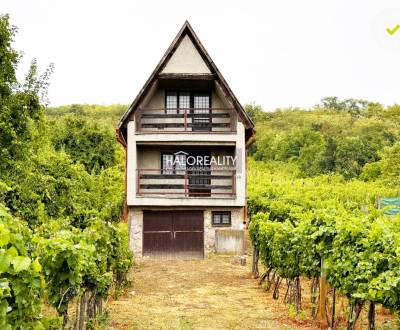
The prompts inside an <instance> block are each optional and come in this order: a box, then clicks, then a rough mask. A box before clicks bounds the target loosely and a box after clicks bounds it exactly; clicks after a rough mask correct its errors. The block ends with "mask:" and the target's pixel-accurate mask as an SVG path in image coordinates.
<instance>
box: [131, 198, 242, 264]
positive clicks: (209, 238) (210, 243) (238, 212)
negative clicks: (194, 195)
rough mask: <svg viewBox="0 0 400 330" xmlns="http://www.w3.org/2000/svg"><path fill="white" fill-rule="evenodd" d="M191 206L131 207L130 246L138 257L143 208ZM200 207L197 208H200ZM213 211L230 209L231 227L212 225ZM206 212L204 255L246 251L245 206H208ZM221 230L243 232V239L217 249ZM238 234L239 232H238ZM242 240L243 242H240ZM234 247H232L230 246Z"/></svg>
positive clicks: (140, 244)
mask: <svg viewBox="0 0 400 330" xmlns="http://www.w3.org/2000/svg"><path fill="white" fill-rule="evenodd" d="M188 209H190V208H182V207H181V208H167V207H166V208H141V207H140V208H139V207H132V206H131V207H129V215H128V230H129V247H130V249H131V250H132V252H133V254H134V256H135V257H136V258H142V247H143V210H153V211H157V210H188ZM198 209H199V208H196V210H198ZM212 211H230V212H231V221H232V224H231V226H230V227H214V226H212V221H211V220H212V219H211V215H212ZM203 212H204V256H205V257H207V256H208V255H209V254H210V253H215V252H218V253H234V254H242V253H243V251H244V224H243V222H244V208H243V207H235V208H233V207H231V208H223V207H221V208H214V207H213V208H207V209H204V210H203ZM217 231H218V232H219V233H220V234H218V236H221V237H222V235H224V231H227V233H226V235H225V237H229V236H230V235H229V233H232V232H241V233H242V234H241V235H242V237H243V239H242V240H240V239H238V238H237V239H235V240H234V244H233V245H232V244H231V245H229V244H228V245H227V244H225V250H223V251H222V250H220V251H216V237H217V236H216V232H217ZM236 235H237V234H236ZM239 236H240V235H239ZM240 242H241V243H240ZM229 246H231V247H232V249H230V248H229Z"/></svg>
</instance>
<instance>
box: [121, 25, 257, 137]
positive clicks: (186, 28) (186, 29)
mask: <svg viewBox="0 0 400 330" xmlns="http://www.w3.org/2000/svg"><path fill="white" fill-rule="evenodd" d="M186 35H187V36H188V37H189V38H190V39H191V41H192V42H193V45H194V46H195V47H196V49H197V51H198V52H199V54H200V56H201V57H202V58H203V60H204V62H205V63H206V65H207V67H208V68H209V69H210V71H211V75H209V77H205V75H203V79H208V78H210V77H215V79H216V80H217V81H219V83H220V85H221V87H222V89H223V91H224V93H225V94H226V95H227V96H228V97H229V98H230V100H231V102H232V104H233V105H234V107H235V109H236V110H237V112H238V114H239V116H240V118H241V119H242V121H243V123H244V125H245V127H246V130H247V131H248V132H249V133H250V134H247V135H248V137H249V136H250V135H251V134H252V133H253V132H254V123H253V122H252V120H251V118H250V117H249V115H248V114H247V112H246V111H245V110H244V109H243V107H242V105H241V104H240V103H239V101H238V99H237V98H236V96H235V95H234V94H233V92H232V90H231V89H230V87H229V85H228V83H227V82H226V80H225V79H224V77H223V76H222V74H221V72H220V71H219V70H218V68H217V66H216V65H215V63H214V62H213V60H212V59H211V57H210V55H209V54H208V53H207V51H206V49H205V48H204V46H203V45H202V43H201V42H200V40H199V38H198V37H197V35H196V33H195V32H194V31H193V28H192V27H191V25H190V24H189V22H188V21H186V22H185V23H184V24H183V26H182V28H181V29H180V31H179V32H178V34H177V36H176V37H175V39H174V40H173V41H172V43H171V45H170V46H169V48H168V49H167V51H166V52H165V54H164V56H163V57H162V58H161V60H160V62H159V63H158V64H157V66H156V68H155V69H154V71H153V72H152V74H151V75H150V77H149V79H147V81H146V83H145V84H144V86H143V88H142V89H141V90H140V92H139V94H138V95H137V96H136V98H135V100H134V101H133V102H132V104H131V105H130V106H129V108H128V110H127V111H126V112H125V114H124V115H123V116H122V118H121V119H120V121H119V123H118V126H117V131H119V130H120V129H121V128H122V127H124V126H125V124H126V122H127V120H128V118H129V117H130V115H131V114H132V113H133V112H134V111H135V110H136V108H137V106H138V105H139V104H140V102H141V101H142V100H143V98H144V97H145V96H146V94H147V93H148V91H149V90H150V88H151V86H152V84H153V82H154V81H155V80H157V79H158V78H161V77H162V76H163V74H162V73H161V72H162V71H163V69H164V68H165V66H166V65H167V63H168V61H169V60H170V59H171V57H172V56H173V54H174V53H175V51H176V49H177V48H178V47H179V45H180V43H181V41H182V39H183V38H184V37H185V36H186ZM201 76H202V75H198V78H199V79H201Z"/></svg>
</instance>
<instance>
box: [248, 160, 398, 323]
mask: <svg viewBox="0 0 400 330" xmlns="http://www.w3.org/2000/svg"><path fill="white" fill-rule="evenodd" d="M279 166H281V167H282V165H279V164H265V163H261V162H256V161H251V162H250V169H251V170H250V173H249V179H250V183H249V185H250V187H251V188H250V191H249V210H250V214H251V222H250V227H249V232H250V237H251V240H252V242H253V246H254V251H255V253H254V254H255V257H254V258H255V260H254V265H253V272H254V274H255V275H259V274H258V273H259V270H258V266H257V265H258V259H259V261H260V262H261V264H262V265H263V269H265V272H263V273H262V274H260V282H264V281H265V287H266V289H267V290H269V291H271V294H272V295H273V297H274V298H276V299H277V298H278V297H279V292H280V290H282V289H283V292H284V301H285V302H287V303H288V304H291V305H293V306H294V308H295V310H296V311H297V312H298V311H299V310H301V308H302V297H301V279H310V281H307V283H308V282H310V283H311V290H310V292H311V297H310V301H311V302H312V305H313V306H312V311H311V313H312V316H313V317H316V316H317V313H318V306H319V305H320V304H319V302H318V299H319V297H320V293H319V290H326V288H320V287H319V283H320V277H321V276H323V277H324V278H325V279H326V281H327V283H328V285H329V286H330V287H331V288H333V291H332V292H333V295H334V296H333V297H330V301H331V303H330V306H329V307H328V308H329V310H328V313H326V312H325V311H324V312H323V315H326V316H325V318H326V320H323V323H325V324H327V325H329V326H331V327H334V326H335V325H336V323H335V308H336V306H335V299H336V296H338V295H343V296H345V297H346V298H347V300H348V322H347V323H348V324H347V328H348V329H355V326H356V323H357V319H358V317H359V315H360V312H361V310H362V309H363V307H364V306H368V309H369V310H368V320H369V329H374V328H375V305H376V304H381V305H382V306H384V307H386V308H388V309H390V310H391V311H393V312H394V313H398V312H399V311H400V310H399V306H400V301H399V299H400V291H399V290H400V276H399V275H400V255H399V252H400V245H399V244H400V218H398V217H397V218H396V217H387V216H385V215H384V214H383V212H384V209H383V210H379V209H377V200H378V198H379V197H382V196H397V195H398V193H399V190H398V187H394V188H393V189H391V188H390V187H387V186H386V187H385V186H384V185H382V183H381V182H376V183H366V182H363V181H359V180H352V181H344V180H343V178H342V177H341V176H339V175H325V176H320V177H313V178H294V177H293V175H290V174H288V172H287V173H284V171H282V170H280V169H279ZM283 287H284V288H283Z"/></svg>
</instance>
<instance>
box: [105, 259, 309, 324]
mask: <svg viewBox="0 0 400 330" xmlns="http://www.w3.org/2000/svg"><path fill="white" fill-rule="evenodd" d="M232 261H233V257H232V256H213V257H211V258H209V259H205V260H193V261H179V260H175V261H145V262H143V263H140V264H139V265H137V266H136V267H135V269H134V271H133V278H134V283H133V284H132V287H131V288H129V289H128V292H127V293H126V294H125V295H124V296H123V297H121V298H120V299H119V300H117V301H113V302H110V303H109V305H108V306H109V309H110V314H111V322H110V326H111V327H112V328H114V329H311V328H312V326H311V323H310V322H307V321H304V320H296V319H291V318H288V307H287V306H285V305H283V304H282V303H278V302H277V301H275V300H272V299H271V298H270V295H269V294H266V292H264V291H263V290H262V289H261V288H260V287H259V286H258V284H257V281H256V280H254V279H252V278H251V276H250V265H249V263H250V260H248V265H247V266H240V265H234V264H233V263H232ZM307 323H308V324H307Z"/></svg>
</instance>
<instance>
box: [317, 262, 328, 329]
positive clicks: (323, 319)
mask: <svg viewBox="0 0 400 330" xmlns="http://www.w3.org/2000/svg"><path fill="white" fill-rule="evenodd" d="M327 293H328V283H327V282H326V274H325V270H324V259H321V275H320V279H319V300H318V310H317V320H318V321H319V322H320V323H321V326H323V327H328V326H329V324H328V321H327V315H326V311H327V306H326V302H327Z"/></svg>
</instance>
